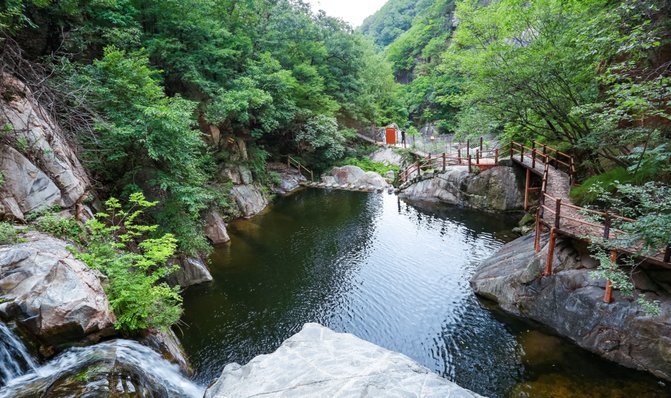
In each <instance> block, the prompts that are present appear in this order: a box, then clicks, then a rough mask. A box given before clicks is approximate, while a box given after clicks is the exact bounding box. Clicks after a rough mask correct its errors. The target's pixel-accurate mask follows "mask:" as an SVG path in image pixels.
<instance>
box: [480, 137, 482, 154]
mask: <svg viewBox="0 0 671 398" xmlns="http://www.w3.org/2000/svg"><path fill="white" fill-rule="evenodd" d="M480 152H482V136H480Z"/></svg>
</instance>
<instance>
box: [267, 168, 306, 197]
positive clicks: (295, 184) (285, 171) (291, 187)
mask: <svg viewBox="0 0 671 398" xmlns="http://www.w3.org/2000/svg"><path fill="white" fill-rule="evenodd" d="M268 169H270V170H272V171H274V172H276V173H277V174H279V177H280V180H279V182H277V183H274V184H273V185H272V186H271V187H270V190H271V191H272V192H273V193H274V194H277V195H289V194H290V193H292V192H294V191H296V190H297V189H298V188H300V186H301V182H303V181H307V178H305V176H303V174H301V173H300V172H299V171H298V170H296V169H293V168H290V167H288V166H287V165H286V164H283V163H270V164H268Z"/></svg>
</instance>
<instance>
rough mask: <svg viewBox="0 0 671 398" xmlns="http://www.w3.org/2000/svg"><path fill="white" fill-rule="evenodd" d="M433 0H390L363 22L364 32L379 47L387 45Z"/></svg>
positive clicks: (405, 29) (408, 27) (405, 30)
mask: <svg viewBox="0 0 671 398" xmlns="http://www.w3.org/2000/svg"><path fill="white" fill-rule="evenodd" d="M431 4H432V1H431V0H389V1H387V2H386V3H385V4H384V5H383V6H382V8H381V9H380V10H379V11H378V12H376V13H375V14H373V15H371V16H369V17H368V18H366V20H364V21H363V24H361V27H360V30H361V32H362V33H363V34H365V35H367V36H370V37H372V38H373V40H374V41H375V44H377V45H378V46H379V47H386V46H388V45H389V44H391V43H392V42H394V40H396V39H397V38H398V37H399V36H400V35H402V34H403V33H404V32H407V31H408V30H409V29H410V27H411V26H412V22H413V19H414V18H415V16H417V15H420V14H421V13H422V12H423V11H424V10H426V9H427V8H428V7H430V6H431Z"/></svg>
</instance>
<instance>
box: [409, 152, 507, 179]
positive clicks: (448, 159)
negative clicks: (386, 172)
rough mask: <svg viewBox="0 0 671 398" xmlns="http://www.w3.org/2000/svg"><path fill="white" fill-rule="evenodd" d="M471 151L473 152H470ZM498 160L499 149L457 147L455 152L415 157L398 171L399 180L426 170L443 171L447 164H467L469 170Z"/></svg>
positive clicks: (495, 162) (418, 174)
mask: <svg viewBox="0 0 671 398" xmlns="http://www.w3.org/2000/svg"><path fill="white" fill-rule="evenodd" d="M471 152H473V154H471ZM498 162H499V149H498V148H495V149H491V150H486V151H481V150H480V149H475V150H474V151H470V150H462V148H459V149H458V150H457V153H456V154H454V153H440V154H436V155H432V154H428V155H427V156H423V157H420V158H417V160H415V162H413V163H412V164H410V165H408V166H406V167H404V168H402V169H401V171H400V172H399V180H400V181H401V182H406V181H408V180H409V179H411V178H413V177H414V176H420V175H421V174H422V172H424V171H427V170H442V171H443V172H445V170H446V168H447V166H468V167H469V170H470V168H471V167H473V166H480V165H483V164H490V165H491V164H497V163H498Z"/></svg>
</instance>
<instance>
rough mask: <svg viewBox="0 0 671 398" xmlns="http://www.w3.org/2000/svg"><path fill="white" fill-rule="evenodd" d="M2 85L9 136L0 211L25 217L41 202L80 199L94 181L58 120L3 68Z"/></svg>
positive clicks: (0, 123)
mask: <svg viewBox="0 0 671 398" xmlns="http://www.w3.org/2000/svg"><path fill="white" fill-rule="evenodd" d="M0 88H1V90H2V91H3V95H2V96H0V128H2V129H5V130H6V132H5V134H6V135H7V136H8V138H9V139H8V140H5V141H4V142H5V144H3V145H0V170H2V172H3V175H4V177H5V182H4V184H2V187H0V199H1V201H0V202H1V204H2V206H0V211H2V212H3V213H2V214H0V215H2V216H4V217H11V218H19V219H22V218H23V214H25V213H28V212H31V211H34V210H37V209H40V208H43V207H47V206H51V205H58V206H61V207H71V206H73V205H74V204H76V203H77V202H79V201H80V200H82V199H83V197H84V196H85V195H86V192H87V190H88V189H89V186H90V182H89V179H88V177H87V175H86V172H85V171H84V169H83V168H82V166H81V164H80V162H79V160H78V159H77V156H76V154H75V151H74V150H73V147H72V146H71V145H70V144H69V143H68V141H67V140H66V138H65V136H64V134H63V132H62V131H61V129H60V128H59V127H58V125H57V124H56V122H55V121H54V120H53V119H52V118H51V117H50V115H49V114H48V113H47V111H46V110H45V109H44V108H43V107H42V106H41V105H40V104H39V103H38V102H37V100H36V99H35V98H34V96H33V94H32V93H31V92H30V90H29V89H28V88H27V87H26V85H24V84H23V83H22V82H21V81H19V80H17V79H15V78H13V77H12V76H10V75H8V74H6V73H3V74H0ZM13 205H16V206H13ZM17 210H18V211H17Z"/></svg>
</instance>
